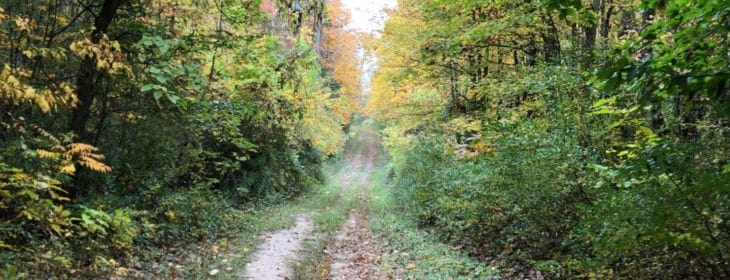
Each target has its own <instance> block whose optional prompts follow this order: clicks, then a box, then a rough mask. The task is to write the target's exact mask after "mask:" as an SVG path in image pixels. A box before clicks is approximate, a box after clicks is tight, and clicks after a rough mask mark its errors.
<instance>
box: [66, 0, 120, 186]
mask: <svg viewBox="0 0 730 280" xmlns="http://www.w3.org/2000/svg"><path fill="white" fill-rule="evenodd" d="M125 2H127V0H105V1H104V3H103V4H102V7H101V11H99V13H98V14H97V16H96V18H95V20H94V30H93V31H92V32H91V42H92V43H94V44H98V43H99V42H100V41H101V39H102V38H103V37H104V34H105V33H106V32H107V31H108V30H109V25H111V22H112V20H114V17H115V16H116V14H117V10H118V9H119V7H121V6H122V5H123V4H124V3H125ZM102 74H103V73H102V72H101V71H99V70H98V69H97V68H96V57H93V56H92V57H88V56H87V57H85V58H84V59H83V60H82V61H81V62H80V64H79V71H78V76H77V80H76V95H77V98H78V104H77V105H76V108H74V110H73V112H72V113H71V123H70V124H69V126H70V129H71V131H72V132H73V133H74V134H75V136H74V137H75V138H74V140H75V141H77V142H82V143H90V142H91V141H92V140H93V139H92V137H91V136H90V135H89V134H88V133H87V132H86V125H87V123H88V122H89V118H90V117H91V106H92V105H93V104H94V100H95V98H96V95H97V94H100V93H99V92H98V91H95V89H96V88H97V86H96V85H97V81H98V80H99V79H100V78H101V76H102ZM76 170H77V172H76V175H75V177H74V181H75V186H74V187H70V188H68V192H69V196H70V197H78V196H79V195H80V193H81V190H86V189H88V186H89V182H91V178H90V175H91V174H89V172H88V171H85V170H86V169H84V168H82V167H81V166H78V165H77V166H76Z"/></svg>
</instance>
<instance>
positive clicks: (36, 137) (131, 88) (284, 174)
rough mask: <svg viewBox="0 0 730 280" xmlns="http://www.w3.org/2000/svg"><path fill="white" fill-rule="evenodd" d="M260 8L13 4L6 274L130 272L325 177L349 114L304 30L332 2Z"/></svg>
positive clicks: (7, 65)
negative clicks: (240, 213)
mask: <svg viewBox="0 0 730 280" xmlns="http://www.w3.org/2000/svg"><path fill="white" fill-rule="evenodd" d="M260 4H261V1H243V2H241V1H217V2H215V3H213V2H210V3H207V2H206V3H200V2H199V1H156V2H155V3H147V4H144V5H142V4H141V3H137V2H136V1H118V0H104V1H99V3H98V5H91V6H87V5H86V4H84V3H80V2H78V3H77V2H68V1H38V2H22V1H21V2H18V1H11V2H3V3H2V4H0V6H1V7H0V22H1V23H2V26H3V27H2V28H0V29H2V30H0V50H1V52H0V64H2V69H1V70H0V112H1V113H0V207H1V209H0V259H2V263H3V264H9V265H8V266H7V267H4V268H3V269H6V272H5V273H6V274H7V275H16V276H17V277H21V278H43V277H47V276H48V275H57V276H59V277H71V278H89V277H91V278H108V277H110V276H112V275H116V276H120V277H123V276H126V273H127V271H128V269H131V268H132V267H139V266H142V265H141V264H140V263H146V262H147V261H154V260H150V259H144V258H153V256H155V254H151V253H149V251H155V250H159V249H161V248H170V247H177V246H182V245H185V244H187V243H188V242H190V241H201V240H207V239H214V238H220V237H223V236H226V235H228V234H230V233H231V232H232V231H234V230H238V229H240V228H238V227H240V226H241V224H240V223H232V222H231V221H233V220H235V215H236V213H237V212H235V210H234V209H236V208H239V209H240V208H255V207H257V206H260V205H263V204H268V203H275V202H281V201H282V200H286V199H290V198H293V197H295V196H298V195H301V194H303V193H305V192H307V191H309V190H310V189H311V187H312V186H314V185H317V184H319V183H320V181H321V180H322V179H323V178H322V172H321V171H320V167H321V164H322V162H323V161H324V160H325V159H326V158H327V157H329V156H332V155H335V154H337V153H338V152H339V151H340V149H341V148H342V146H343V144H344V134H343V133H342V129H343V127H344V126H345V125H346V123H345V122H346V121H347V120H348V119H349V114H350V113H351V112H350V111H348V109H346V108H347V107H346V106H345V104H347V102H349V100H346V99H344V98H340V97H339V96H338V94H337V93H338V92H337V89H336V85H335V84H334V83H333V82H332V81H331V79H330V77H328V76H327V74H326V73H325V71H324V70H323V69H322V66H321V62H320V59H321V57H320V53H319V52H318V50H316V49H314V48H313V47H312V46H313V45H316V44H318V42H314V41H312V40H313V39H310V38H313V37H310V36H308V35H307V34H304V32H301V31H302V30H301V29H303V28H304V27H308V26H312V25H310V22H321V21H323V17H324V16H325V12H324V10H323V9H322V7H323V4H324V3H323V2H321V1H311V3H307V7H308V8H307V10H308V11H307V14H306V15H305V16H296V15H298V12H299V11H297V10H296V9H294V8H296V7H288V6H287V7H282V9H281V11H280V12H279V13H278V16H277V17H268V16H266V15H265V14H264V13H262V12H261V11H260V10H259V7H260ZM310 6H311V7H310ZM288 8H292V9H291V10H289V9H288ZM5 11H8V12H7V13H6V12H5ZM297 18H298V22H291V23H290V22H288V20H293V19H297ZM282 24H283V25H285V26H281V25H282ZM281 27H284V28H283V29H282V28H281ZM319 28H321V26H320V27H319ZM286 30H291V32H289V31H286ZM311 32H313V33H317V32H321V30H312V31H311ZM91 144H93V145H91ZM97 147H98V148H97ZM133 255H134V257H132V256H133Z"/></svg>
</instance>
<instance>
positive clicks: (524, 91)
mask: <svg viewBox="0 0 730 280" xmlns="http://www.w3.org/2000/svg"><path fill="white" fill-rule="evenodd" d="M729 31H730V2H728V1H721V0H708V1H690V0H674V1H637V0H591V1H579V0H546V1H480V0H474V1H472V0H469V1H466V0H465V1H445V0H429V1H416V0H400V1H398V8H397V9H396V10H394V11H392V12H391V13H390V18H389V20H388V23H387V25H386V28H385V31H384V34H383V38H382V40H381V41H380V42H378V43H376V44H375V45H374V48H376V49H377V53H378V55H379V57H380V62H381V65H380V67H379V72H378V74H377V75H376V77H375V85H374V89H373V91H374V93H373V96H372V98H371V100H370V103H369V104H368V108H367V109H368V111H369V113H370V114H371V115H373V116H376V117H377V118H378V119H379V120H380V121H381V122H383V123H384V124H385V125H386V127H385V129H384V135H385V136H386V139H385V147H386V148H387V150H388V151H389V153H390V155H391V156H392V162H391V167H392V170H393V182H394V184H395V189H394V190H395V192H396V194H397V196H398V198H399V199H400V200H401V201H402V202H403V204H404V205H407V208H408V209H409V210H410V211H411V212H412V213H413V214H414V215H416V216H417V217H418V219H419V221H420V222H421V223H422V224H423V225H424V226H428V227H432V228H435V229H437V232H440V233H441V234H442V235H443V237H444V238H447V239H449V240H452V241H453V242H454V243H455V244H459V246H460V247H461V248H463V249H464V250H467V251H469V252H470V253H472V254H473V255H474V256H477V257H479V258H482V259H483V260H485V261H489V262H491V263H492V264H493V265H495V266H498V267H499V268H500V270H501V274H502V276H503V277H506V278H517V277H519V278H520V279H523V278H525V277H531V278H532V277H534V278H538V279H539V278H540V275H542V276H545V277H547V278H551V279H553V278H560V279H562V278H596V279H604V278H623V279H637V278H638V279H686V278H702V279H722V278H727V277H730V270H729V269H728V268H730V263H729V262H730V251H729V250H730V220H729V219H730V200H728V198H730V197H729V195H730V185H729V184H728V182H730V164H729V162H728V159H729V149H728V148H730V141H728V140H729V139H728V138H729V137H730V118H729V117H730V94H729V93H730V89H729V86H730V84H729V82H728V80H729V79H730V55H729V54H730V49H729V46H730V42H728V34H730V33H729Z"/></svg>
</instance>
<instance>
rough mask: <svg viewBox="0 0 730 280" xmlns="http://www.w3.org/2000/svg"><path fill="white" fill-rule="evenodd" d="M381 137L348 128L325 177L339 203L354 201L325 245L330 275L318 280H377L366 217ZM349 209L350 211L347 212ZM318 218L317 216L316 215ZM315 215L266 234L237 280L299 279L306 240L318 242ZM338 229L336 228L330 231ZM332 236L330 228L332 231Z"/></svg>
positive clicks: (369, 129) (367, 127) (366, 127)
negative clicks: (333, 165)
mask: <svg viewBox="0 0 730 280" xmlns="http://www.w3.org/2000/svg"><path fill="white" fill-rule="evenodd" d="M380 150H381V146H380V138H379V136H378V133H377V129H376V128H375V127H374V125H372V124H371V123H370V122H369V121H367V120H366V121H364V123H363V124H361V125H357V126H354V127H353V133H352V138H351V139H350V141H349V142H348V144H347V147H346V149H345V152H344V155H343V158H342V161H341V163H340V164H338V166H336V168H335V170H336V171H335V172H333V173H332V174H331V175H330V181H332V182H336V183H337V185H336V193H337V194H333V195H336V196H339V197H340V200H342V201H344V200H348V199H352V200H355V203H354V204H352V205H351V206H348V208H347V209H349V210H345V211H343V212H342V214H341V215H343V216H344V215H347V218H344V217H343V216H340V217H343V220H344V221H345V222H344V223H343V224H342V226H339V230H337V232H336V233H334V240H333V241H332V242H331V244H329V245H327V250H325V251H326V252H327V254H328V256H327V258H328V262H329V271H328V272H329V275H326V273H325V274H324V275H321V276H317V277H318V278H319V277H321V278H323V279H348V280H349V279H380V277H379V276H380V268H379V265H378V264H377V262H378V260H379V258H380V254H379V252H380V250H381V249H380V248H379V247H378V246H377V245H376V244H377V242H375V241H374V239H373V235H372V232H371V230H370V226H369V223H368V218H367V213H368V211H367V208H368V207H369V205H370V197H371V196H372V189H371V185H370V183H369V178H370V174H371V173H372V172H373V170H374V169H375V167H376V164H377V162H378V156H379V154H380ZM350 207H351V208H350ZM319 214H321V213H319ZM317 215H318V213H317V211H316V210H315V211H314V212H312V213H309V212H306V210H305V211H302V212H301V213H298V214H296V215H295V217H296V222H295V224H294V226H293V227H291V228H288V229H283V230H279V231H276V232H271V233H267V234H266V235H265V240H264V242H263V243H262V244H261V245H259V246H258V249H257V250H256V252H255V253H254V254H253V258H252V261H251V262H249V263H248V264H246V266H245V269H244V271H243V272H242V273H240V274H239V276H238V278H239V279H266V280H269V279H273V280H284V279H294V278H296V277H298V276H297V275H296V272H295V271H294V270H295V269H294V266H295V264H296V263H297V262H298V261H299V260H300V259H301V257H302V256H301V255H302V254H303V251H304V250H303V246H305V245H304V242H305V241H306V240H313V239H318V238H320V237H321V234H318V233H317V231H318V230H319V228H318V224H317V223H315V220H317V219H316V218H317ZM336 227H338V226H337V225H335V228H336ZM333 231H334V229H333Z"/></svg>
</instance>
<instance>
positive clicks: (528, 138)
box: [0, 0, 730, 279]
mask: <svg viewBox="0 0 730 280" xmlns="http://www.w3.org/2000/svg"><path fill="white" fill-rule="evenodd" d="M397 2H398V3H397V4H398V5H397V8H396V9H394V10H391V11H389V12H388V16H389V18H388V20H387V23H386V26H385V29H384V30H383V32H382V34H379V35H375V36H370V35H363V34H356V33H355V32H352V31H351V30H348V29H347V28H345V25H346V24H347V22H348V21H349V14H348V12H347V11H345V8H344V7H343V6H342V4H341V2H340V1H324V0H274V1H270V0H264V1H261V0H247V1H241V0H209V1H201V0H73V1H70V0H69V1H66V0H0V63H1V64H2V69H0V264H2V265H1V266H0V275H3V276H4V277H5V278H9V279H15V278H29V279H37V278H48V277H50V276H55V277H57V278H94V277H97V278H98V277H101V278H107V277H109V275H115V276H117V277H128V276H129V277H131V275H129V274H128V273H127V269H128V268H135V269H136V270H149V271H152V272H153V274H154V268H153V267H152V264H153V263H154V262H155V261H160V258H161V254H163V253H164V251H165V250H170V248H177V247H179V246H182V245H185V244H190V243H196V242H205V241H206V240H215V239H218V238H221V237H224V236H228V235H230V234H231V233H233V232H236V231H239V230H241V229H242V228H245V227H246V226H247V224H246V223H244V222H239V221H238V220H237V218H236V217H239V216H241V215H242V213H251V212H246V211H249V210H250V209H257V208H260V207H266V206H267V205H275V204H277V203H280V202H283V201H287V200H289V199H293V198H295V197H300V196H302V195H305V194H307V193H309V192H312V191H313V190H314V189H316V188H318V186H320V185H321V184H322V183H323V182H324V181H326V178H325V175H324V173H323V169H322V166H323V163H325V162H327V161H332V160H335V159H337V158H338V157H339V155H340V154H341V151H342V149H343V147H344V146H345V143H346V141H347V138H348V134H349V131H348V130H349V126H350V123H351V121H352V120H353V119H359V118H360V117H353V116H359V115H361V114H362V115H366V116H368V117H371V118H373V119H375V120H376V121H377V122H378V124H379V126H380V128H381V129H382V130H381V134H382V136H383V139H384V140H383V141H384V143H383V145H384V147H385V150H386V152H387V153H388V164H387V168H388V170H389V172H388V173H389V176H388V184H389V185H390V186H391V187H390V189H391V190H392V194H391V195H392V196H393V198H394V199H395V200H396V201H398V202H399V203H398V204H399V205H403V211H405V213H408V214H409V215H413V216H415V217H416V219H417V221H418V223H419V226H421V227H423V228H425V229H428V230H430V232H432V233H433V234H434V235H436V236H438V237H439V238H440V239H441V240H443V241H444V242H447V243H449V244H452V245H453V246H455V247H456V248H459V249H460V250H462V251H464V252H466V253H468V254H469V255H470V256H471V257H473V258H474V259H475V260H477V261H479V262H483V263H488V264H490V265H491V266H492V267H495V268H497V269H498V270H499V274H500V277H501V278H505V279H512V278H518V277H519V278H540V277H545V278H548V279H567V278H571V279H572V278H580V279H584V278H588V279H617V278H619V279H686V278H701V279H722V278H728V277H730V200H729V198H730V197H729V196H730V184H728V182H730V161H729V158H730V155H729V153H730V152H729V149H728V148H730V147H729V146H730V141H728V140H729V138H730V81H729V80H730V42H729V41H728V40H729V38H728V36H729V34H730V1H724V0H702V1H692V0H673V1H662V0H582V1H581V0H539V1H537V0H536V1H530V0H520V1H501V0H459V1H454V0H427V1H423V0H398V1H397ZM358 48H365V49H367V50H370V51H372V52H373V53H375V54H376V55H377V58H378V59H377V60H378V69H377V71H376V73H375V76H374V81H373V85H372V93H371V94H370V96H369V100H368V101H367V104H366V105H365V106H364V108H362V110H361V109H360V108H359V104H360V94H361V91H362V89H361V87H362V85H361V83H360V82H361V80H360V75H361V70H362V69H361V68H362V67H361V64H362V59H361V58H358V56H357V50H358ZM366 52H367V51H366ZM148 266H149V267H148Z"/></svg>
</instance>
